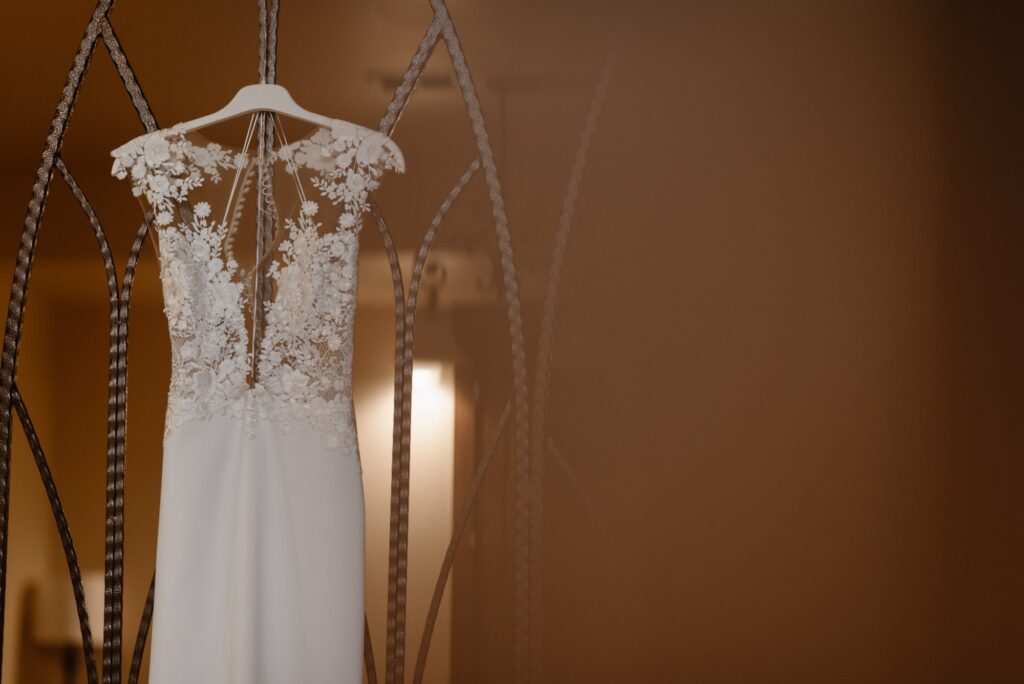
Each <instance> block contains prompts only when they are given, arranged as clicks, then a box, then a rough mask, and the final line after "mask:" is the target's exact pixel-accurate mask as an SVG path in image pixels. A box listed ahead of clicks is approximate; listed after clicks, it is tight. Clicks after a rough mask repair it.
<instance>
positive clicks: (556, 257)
mask: <svg viewBox="0 0 1024 684" xmlns="http://www.w3.org/2000/svg"><path fill="white" fill-rule="evenodd" d="M611 64H612V62H611V60H610V59H609V60H608V62H607V64H606V66H605V69H604V71H603V72H602V74H601V77H600V79H599V80H598V84H597V88H596V90H595V92H594V96H593V98H592V99H591V103H590V107H589V109H588V111H587V117H586V121H585V123H584V125H583V132H582V133H581V134H580V141H579V144H578V146H577V149H576V155H575V158H574V159H573V164H572V169H571V171H570V173H569V183H568V187H567V189H566V193H565V199H564V202H563V204H562V213H561V215H560V216H559V221H558V231H557V232H556V233H555V244H554V249H553V251H552V255H551V265H550V267H549V271H548V282H547V291H546V293H545V297H544V306H543V311H542V314H541V324H540V335H539V338H538V343H537V363H536V367H535V371H534V381H533V406H532V415H531V416H530V429H531V430H532V433H531V438H530V645H531V653H530V670H531V681H541V680H542V678H543V663H544V619H543V607H544V463H545V457H544V451H545V439H546V437H547V434H546V429H547V406H548V388H549V387H550V381H551V363H552V357H553V351H554V346H555V332H556V329H557V323H558V299H559V293H560V290H561V287H560V286H561V282H562V269H563V267H564V265H565V257H566V252H567V251H568V247H569V234H570V231H571V229H572V219H573V216H574V215H575V213H576V204H577V200H578V199H579V193H580V185H581V184H582V183H583V172H584V170H585V169H586V166H587V156H588V153H589V152H590V146H591V142H592V141H593V138H594V131H595V130H596V129H597V120H598V115H599V114H600V112H601V108H602V105H603V104H604V99H605V96H606V93H607V91H608V83H609V80H610V78H611Z"/></svg>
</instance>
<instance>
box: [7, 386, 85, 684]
mask: <svg viewBox="0 0 1024 684" xmlns="http://www.w3.org/2000/svg"><path fill="white" fill-rule="evenodd" d="M11 394H12V400H13V403H14V410H15V411H16V412H17V413H18V418H19V420H20V421H21V427H22V430H23V431H24V433H25V439H26V440H27V441H28V446H29V449H30V450H31V451H32V456H33V457H34V458H35V461H36V468H37V469H38V470H39V477H40V479H42V481H43V488H44V489H45V490H46V498H47V499H49V500H50V509H51V510H52V511H53V519H54V522H55V523H56V524H57V532H58V534H59V535H60V542H61V547H62V548H63V549H64V559H65V561H66V562H67V565H68V574H69V576H70V578H71V589H72V591H73V592H74V594H75V609H76V610H77V612H78V627H79V629H80V630H81V632H82V652H83V655H84V656H85V676H86V679H88V681H89V684H97V682H98V681H99V675H98V673H97V670H96V651H95V650H94V649H93V646H92V628H91V627H90V625H89V611H88V606H86V604H85V589H84V588H83V586H82V570H81V568H80V567H79V565H78V554H77V553H75V542H74V540H73V539H72V537H71V528H70V526H69V525H68V519H67V516H65V515H64V505H63V504H62V503H61V500H60V494H59V493H58V492H57V484H56V483H55V482H54V480H53V473H52V472H51V471H50V465H49V463H47V461H46V454H45V452H43V447H42V445H41V444H40V442H39V435H38V434H37V433H36V429H35V427H34V426H33V425H32V419H31V418H30V417H29V413H28V409H27V408H26V407H25V401H24V399H23V398H22V396H21V393H20V392H19V391H18V385H17V383H15V384H14V385H13V386H12V388H11Z"/></svg>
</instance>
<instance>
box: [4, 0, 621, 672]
mask: <svg viewBox="0 0 1024 684" xmlns="http://www.w3.org/2000/svg"><path fill="white" fill-rule="evenodd" d="M429 3H430V6H431V9H432V10H433V19H432V21H431V22H430V24H429V26H428V27H427V29H426V32H425V34H424V36H423V38H422V40H421V41H420V44H419V47H418V49H417V50H416V52H415V54H414V55H413V56H412V59H411V60H410V63H409V67H408V69H407V70H406V72H405V75H404V77H403V79H402V82H401V84H400V85H399V87H398V88H397V90H396V91H395V93H394V95H393V97H392V100H391V102H390V104H389V105H388V107H387V110H386V111H385V113H384V116H383V118H382V119H381V122H380V126H379V129H380V130H381V131H382V132H383V133H386V134H389V135H390V134H391V133H392V132H393V130H394V129H395V126H396V125H397V123H398V120H399V118H400V116H401V114H402V112H403V111H404V109H405V107H406V105H407V103H408V102H409V98H410V96H411V95H412V93H413V90H414V89H415V87H416V84H417V82H418V81H419V78H420V76H421V74H422V71H423V67H424V65H425V63H426V62H427V60H428V59H429V57H430V56H431V54H432V53H433V51H434V49H435V48H436V47H437V45H438V44H439V43H441V42H443V43H444V45H445V47H446V49H447V51H448V54H449V56H450V58H451V62H452V65H453V67H454V71H455V76H456V80H457V82H458V85H459V88H460V90H461V94H462V97H463V100H464V101H465V105H466V110H467V114H468V117H469V121H470V124H471V127H472V130H473V134H474V136H475V139H476V145H477V155H478V156H477V157H476V158H474V159H472V160H471V161H470V162H469V163H468V165H467V168H466V171H465V173H463V175H462V176H461V177H460V178H459V179H458V180H457V181H456V183H455V185H454V187H453V188H452V190H451V191H450V193H449V194H448V196H447V197H446V198H445V200H444V202H443V203H442V204H441V206H440V208H439V209H438V211H437V213H436V215H435V216H434V219H433V221H432V222H431V224H430V226H429V228H428V230H427V232H426V234H425V235H424V236H423V239H422V242H421V245H420V248H419V252H418V254H417V256H416V259H415V262H414V265H413V271H412V277H411V280H410V285H409V290H408V292H406V291H405V287H404V282H403V278H402V272H401V269H400V266H399V261H398V253H397V251H396V249H395V245H394V242H393V240H392V238H391V233H390V231H389V229H388V225H387V222H386V221H385V219H384V216H383V214H382V212H381V210H380V209H379V207H377V206H373V207H372V208H371V214H372V216H373V218H374V221H375V223H376V225H377V228H378V231H379V233H380V236H381V239H382V241H383V244H384V249H385V251H386V254H387V257H388V262H389V264H390V270H391V277H392V281H393V285H394V301H395V320H396V330H395V403H394V430H393V445H392V476H391V502H390V535H389V540H388V544H389V547H388V548H389V554H388V596H387V643H386V645H385V658H384V663H385V669H384V681H385V682H386V683H387V684H401V683H402V682H404V681H405V676H406V673H405V663H406V644H405V641H406V593H405V592H406V585H407V582H406V579H407V571H408V567H407V557H408V542H409V524H408V523H409V484H410V483H409V473H410V431H411V410H412V366H413V348H414V339H415V337H414V330H415V322H416V304H417V299H418V295H419V290H420V282H421V278H422V275H423V270H424V266H425V264H426V261H427V257H428V255H429V253H430V249H431V246H432V244H433V242H434V240H435V238H436V236H437V234H438V231H439V229H440V227H441V225H442V223H443V221H444V218H445V216H446V214H447V212H448V210H449V209H450V208H451V206H452V205H453V204H454V202H455V201H456V200H457V199H458V197H459V196H460V194H461V193H462V191H463V189H464V188H465V187H466V185H467V183H469V181H470V180H471V179H472V178H473V177H474V176H475V175H476V174H477V173H479V172H480V171H481V170H482V171H483V175H484V180H485V182H486V184H487V189H488V195H489V199H490V205H491V210H492V215H493V218H494V228H495V233H496V238H497V246H498V251H499V255H500V266H501V271H502V282H503V286H504V300H505V305H506V308H507V314H508V324H509V340H510V346H511V356H512V369H511V370H512V380H513V392H512V397H511V398H510V399H509V401H508V403H507V404H506V406H505V410H504V412H503V413H502V415H501V418H500V420H499V422H498V424H497V428H496V431H495V434H494V435H492V436H491V438H490V443H489V446H488V448H487V450H486V451H485V452H484V453H483V454H482V456H481V458H480V460H479V463H478V465H477V470H476V472H475V475H474V477H473V479H472V481H471V483H470V485H469V489H468V491H467V492H466V495H465V499H464V501H463V503H462V507H461V509H460V510H459V511H458V514H457V519H456V521H455V528H454V534H453V536H452V539H451V540H450V542H449V545H448V549H447V553H446V555H445V558H444V561H443V563H442V566H441V568H440V572H439V575H438V578H437V582H436V585H435V589H434V594H433V598H432V601H431V604H430V608H429V611H428V615H427V620H426V625H425V629H424V633H423V638H422V641H421V643H420V645H419V649H418V652H417V658H416V665H415V669H414V672H413V675H412V681H413V682H415V683H418V682H421V681H422V679H423V676H424V669H425V666H426V660H427V653H428V649H429V646H430V638H431V634H432V631H433V627H434V623H435V620H436V617H437V613H438V609H439V607H440V604H441V598H442V596H443V593H444V588H445V585H446V583H447V579H448V576H449V574H450V572H451V568H452V564H453V562H454V555H455V550H456V548H457V547H458V544H459V541H460V540H461V538H462V534H463V532H464V530H465V528H466V525H467V523H468V521H469V515H470V512H471V510H472V506H473V502H474V500H475V498H476V495H477V492H478V491H479V488H480V484H481V481H482V479H483V476H484V474H485V473H486V471H487V469H488V467H489V465H490V463H491V461H492V457H493V455H494V453H495V451H496V450H497V447H498V444H499V442H500V440H501V439H502V437H503V435H504V433H505V430H506V427H507V425H508V423H509V422H510V421H511V422H512V424H513V426H514V439H515V443H514V458H515V468H514V473H515V504H514V506H515V510H514V516H515V517H514V519H515V643H514V652H515V681H516V682H517V683H519V684H522V683H524V682H537V681H540V680H541V678H542V663H543V655H542V650H541V644H542V631H541V628H542V564H541V560H542V553H543V481H544V474H545V471H544V462H545V458H546V457H547V456H548V455H550V454H555V456H556V457H557V458H558V459H559V460H560V461H561V463H562V465H563V467H564V465H565V464H564V461H563V460H562V459H561V458H560V456H558V454H557V450H555V449H554V448H553V446H552V445H551V443H550V440H549V439H548V438H547V436H546V432H545V414H546V406H547V398H548V385H549V377H550V372H551V358H552V351H553V348H554V339H555V330H556V321H557V310H558V308H557V303H558V292H559V285H560V280H561V271H562V266H563V263H564V260H565V256H566V248H567V245H568V238H569V233H570V228H571V225H572V217H573V212H574V208H575V204H576V199H577V196H578V193H579V188H580V182H581V179H582V176H583V169H584V166H585V163H586V158H587V151H588V149H589V147H590V142H591V139H592V137H593V133H594V129H595V126H596V121H597V113H598V111H599V109H600V104H601V102H602V100H603V99H604V96H605V92H606V90H607V83H608V80H609V74H610V69H606V70H605V73H604V75H603V76H602V79H601V82H600V84H599V86H598V89H597V93H596V94H595V96H594V100H593V103H592V106H591V110H590V114H589V115H588V118H587V122H586V125H585V126H584V130H583V134H582V137H581V140H580V145H579V148H578V150H577V155H576V160H575V163H574V165H573V169H572V173H571V178H570V181H569V186H568V192H567V194H566V198H565V202H564V206H563V210H562V214H561V218H560V221H559V225H558V230H557V233H556V236H555V246H554V252H553V257H552V261H551V266H550V271H549V276H548V283H547V292H546V297H545V302H544V308H543V313H542V319H541V327H540V335H539V341H538V350H537V359H536V365H535V370H534V379H533V393H532V395H531V393H530V391H529V388H528V377H527V362H526V350H525V343H524V333H523V320H522V314H521V302H520V295H519V283H518V279H517V275H516V262H515V255H514V252H513V248H512V240H511V235H510V233H509V221H508V216H507V214H506V211H505V200H504V196H503V194H502V187H501V183H500V181H499V175H498V170H497V166H496V164H495V159H494V153H493V150H492V147H491V142H490V139H489V137H488V132H487V126H486V122H485V119H484V115H483V112H482V110H481V106H480V102H479V99H478V97H477V91H476V87H475V85H474V83H473V79H472V75H471V73H470V70H469V67H468V65H467V63H466V58H465V55H464V53H463V50H462V47H461V44H460V41H459V37H458V34H457V33H456V30H455V26H454V23H453V21H452V18H451V16H450V14H449V12H448V7H447V5H446V3H445V2H444V0H429ZM113 4H114V2H113V0H98V2H97V3H96V6H95V9H94V10H93V13H92V16H91V18H90V20H89V23H88V25H87V27H86V30H85V35H84V37H83V38H82V41H81V43H80V45H79V48H78V52H77V54H76V55H75V58H74V62H73V64H72V66H71V69H70V71H69V72H68V76H67V81H66V83H65V86H64V89H63V91H62V93H61V98H60V101H59V103H58V105H57V111H56V114H55V116H54V118H53V121H52V123H51V125H50V132H49V135H48V137H47V140H46V146H45V148H44V150H43V154H42V160H41V162H40V165H39V168H38V171H37V173H36V181H35V184H34V186H33V188H32V197H31V200H30V202H29V205H28V212H27V215H26V217H25V222H24V227H23V230H22V234H21V242H20V247H19V250H18V256H17V262H16V266H15V271H14V279H13V284H12V287H11V296H10V302H9V305H8V313H7V326H6V333H5V336H4V347H3V357H2V363H0V637H2V634H3V627H4V623H3V620H4V614H5V605H6V598H7V592H6V586H7V584H6V580H7V560H8V552H7V540H8V514H9V509H10V457H11V423H12V410H13V412H15V413H17V415H18V420H19V421H20V423H21V426H22V429H23V430H24V432H25V435H26V437H27V439H28V444H29V446H30V448H31V450H32V454H33V457H34V459H35V462H36V465H37V467H38V470H39V475H40V477H41V479H42V482H43V485H44V487H45V489H46V493H47V496H48V498H49V501H50V505H51V508H52V511H53V515H54V521H55V523H56V525H57V530H58V533H59V535H60V539H61V543H62V546H63V550H64V554H65V557H66V561H67V566H68V572H69V576H70V580H71V584H72V587H73V590H74V596H75V600H76V603H77V610H78V617H79V623H80V627H81V632H82V649H83V652H84V655H85V663H86V672H87V677H88V681H89V682H90V684H98V681H99V677H100V675H102V680H103V684H120V682H121V681H122V676H123V668H122V656H123V646H122V634H123V625H122V615H123V605H122V594H123V578H124V566H123V559H124V463H125V429H126V417H125V396H126V378H127V350H128V323H129V311H130V303H131V292H132V283H133V280H134V276H135V271H136V267H137V264H138V259H139V254H140V252H141V250H142V247H143V245H144V243H145V240H146V237H147V234H148V230H149V227H148V225H147V224H145V223H143V225H141V226H140V227H139V229H138V231H137V233H136V237H135V241H134V243H133V245H132V248H131V251H130V253H129V257H128V261H127V264H126V266H125V270H124V274H123V276H122V278H121V283H120V285H119V284H118V273H117V268H116V266H115V264H114V261H113V257H112V255H111V251H110V247H109V245H108V242H107V237H106V234H105V232H104V230H103V227H102V224H101V223H100V220H99V217H98V216H97V215H96V212H95V211H94V210H93V208H92V206H91V205H90V203H89V201H88V199H87V198H86V195H85V193H84V192H83V190H82V188H81V187H80V186H79V185H78V183H77V182H76V180H75V178H74V176H73V175H72V173H71V171H70V170H69V169H68V167H67V166H66V164H65V163H64V161H63V159H62V158H61V156H60V151H61V147H62V144H63V142H64V136H65V133H66V131H67V127H68V122H69V120H70V117H71V113H72V110H73V107H74V104H75V101H76V99H77V97H78V93H79V89H80V87H81V85H82V82H83V79H84V78H85V74H86V71H87V69H88V67H89V63H90V60H91V59H92V57H93V54H94V51H95V49H96V45H97V43H98V42H99V41H100V39H102V42H103V44H104V45H105V46H106V48H107V52H108V54H109V56H110V58H111V60H112V61H113V63H114V65H115V67H116V69H117V72H118V74H119V76H120V78H121V81H122V84H123V86H124V88H125V90H126V91H127V93H128V95H129V96H130V98H131V101H132V104H133V105H134V107H135V110H136V112H137V114H138V116H139V119H140V120H141V122H142V124H143V126H145V128H146V130H148V131H154V130H157V129H158V128H159V126H158V125H157V122H156V118H155V117H154V115H153V112H152V110H151V109H150V106H149V103H148V101H147V100H146V97H145V95H144V94H143V91H142V89H141V87H140V86H139V84H138V81H137V80H136V77H135V73H134V72H133V70H132V68H131V65H130V64H129V62H128V59H127V57H126V55H125V53H124V50H123V49H122V46H121V43H120V42H119V40H118V37H117V34H116V33H115V31H114V28H113V25H112V24H111V20H110V17H109V14H110V10H111V8H112V6H113ZM258 4H259V26H260V32H259V43H260V59H259V75H260V80H261V81H262V82H267V83H272V82H274V81H275V78H276V56H277V18H278V10H279V0H270V1H269V3H268V1H267V0H258ZM267 134H268V135H272V131H267ZM55 169H56V170H57V171H58V172H59V173H60V175H61V177H62V178H63V179H64V182H65V183H66V184H67V186H68V188H69V189H70V190H71V192H72V194H73V195H74V197H75V198H76V200H77V201H78V204H79V205H80V207H81V209H82V211H83V213H84V214H85V216H86V218H87V219H88V221H89V224H90V226H91V227H92V230H93V232H94V234H95V236H96V240H97V243H98V246H99V250H100V255H101V256H102V258H103V263H104V267H105V269H106V275H107V292H108V298H109V308H110V333H109V335H110V353H109V364H110V365H109V375H108V406H107V457H106V463H107V475H106V524H105V531H106V534H105V554H104V563H105V600H104V606H103V614H104V620H103V650H102V653H103V655H102V669H101V671H100V672H98V670H97V664H96V659H95V656H94V651H93V646H92V640H93V637H92V634H91V633H90V628H89V620H88V613H87V609H86V605H85V594H84V591H83V587H82V577H81V572H80V569H79V566H78V560H77V556H76V553H75V546H74V542H73V540H72V537H71V532H70V530H69V526H68V521H67V519H66V517H65V515H64V512H63V508H62V505H61V500H60V496H59V494H58V491H57V487H56V485H55V484H54V480H53V476H52V474H51V472H50V469H49V466H48V465H47V460H46V456H45V454H44V451H43V448H42V445H41V444H40V441H39V438H38V436H37V434H36V432H35V429H34V427H33V425H32V421H31V418H30V416H29V411H28V408H27V407H26V406H25V402H24V400H23V398H22V396H21V394H20V392H19V391H18V387H17V384H16V382H15V374H16V368H17V361H18V348H19V343H20V337H21V327H22V320H23V317H24V312H25V304H26V296H27V292H28V282H29V277H30V275H31V270H32V261H33V257H34V254H35V245H36V238H37V236H38V233H39V229H40V225H41V222H42V215H43V209H44V207H45V204H46V199H47V195H48V192H49V189H50V184H51V183H52V181H53V176H54V170H55ZM153 586H154V585H153V582H152V581H151V582H150V587H149V594H148V597H147V600H146V604H145V609H144V611H143V615H142V620H141V622H140V625H139V629H138V633H137V636H136V638H135V644H134V648H133V652H132V659H131V664H130V667H129V669H128V673H127V681H128V682H129V684H135V683H136V682H137V681H138V678H139V674H140V669H141V665H142V656H143V651H144V649H145V643H146V639H147V636H148V631H149V626H150V620H151V617H152V611H153ZM2 648H3V645H2V639H0V655H2ZM365 661H366V671H367V675H368V679H369V681H370V682H371V684H376V682H377V681H378V676H377V671H376V664H375V660H374V655H373V649H372V645H371V643H370V639H369V630H368V629H367V630H366V650H365ZM0 667H2V666H0ZM0 674H2V672H0Z"/></svg>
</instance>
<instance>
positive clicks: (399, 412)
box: [371, 18, 440, 684]
mask: <svg viewBox="0 0 1024 684" xmlns="http://www.w3.org/2000/svg"><path fill="white" fill-rule="evenodd" d="M439 36H440V26H439V24H438V22H437V20H436V18H435V20H434V21H432V22H431V24H430V26H429V27H428V29H427V31H426V34H425V35H424V37H423V39H422V40H421V41H420V44H419V47H418V48H417V50H416V52H415V54H414V55H413V57H412V60H411V61H410V63H409V67H408V68H407V69H406V72H405V75H404V76H403V79H402V83H401V85H400V86H399V87H398V89H397V90H396V91H395V94H394V96H393V97H392V99H391V102H390V103H389V104H388V107H387V110H386V111H385V114H384V117H383V118H382V119H381V122H380V127H379V129H380V130H381V131H382V132H384V133H385V134H387V135H391V133H392V132H393V131H394V127H395V124H396V123H397V121H398V119H399V117H400V116H401V113H402V111H403V110H404V109H405V106H406V104H407V103H408V100H409V96H410V95H411V93H412V91H413V88H415V85H416V83H417V82H418V81H419V78H420V75H421V74H422V72H423V65H424V64H425V63H426V61H427V59H428V58H429V56H430V54H431V52H432V51H433V49H434V46H435V45H436V44H437V40H438V37H439ZM371 211H372V213H373V216H374V219H375V221H376V223H377V227H378V230H379V232H380V234H381V237H382V239H383V242H384V251H385V254H387V258H388V264H389V266H390V268H391V278H392V283H393V285H394V298H395V326H396V328H395V399H394V417H393V429H392V449H391V500H390V516H389V532H388V590H387V624H386V642H385V656H384V657H385V674H384V678H385V682H387V684H395V683H396V682H400V681H402V679H404V671H405V592H406V574H407V571H408V565H407V554H408V541H407V539H408V530H409V524H408V521H409V506H408V501H409V462H408V459H407V453H408V450H407V449H406V448H405V447H406V446H407V444H408V442H409V440H410V435H409V432H410V431H409V429H408V425H410V424H409V423H408V421H407V419H406V416H405V402H404V397H405V395H406V393H407V392H408V391H409V388H410V387H411V383H412V375H411V371H410V372H409V374H408V375H407V374H406V372H405V371H406V368H405V364H404V358H405V354H404V345H405V331H404V322H405V285H404V282H403V280H402V271H401V267H400V266H399V263H398V252H397V251H396V250H395V246H394V241H393V240H392V239H391V233H390V231H389V230H388V228H387V224H386V223H385V222H384V220H383V216H382V215H381V213H380V211H379V209H378V208H377V207H376V205H373V206H372V207H371Z"/></svg>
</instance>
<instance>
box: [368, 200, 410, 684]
mask: <svg viewBox="0 0 1024 684" xmlns="http://www.w3.org/2000/svg"><path fill="white" fill-rule="evenodd" d="M370 214H371V216H373V219H374V222H375V223H376V224H377V231H378V232H379V233H380V236H381V239H382V241H383V242H384V253H385V254H386V255H387V259H388V266H389V267H390V269H391V284H392V286H393V291H394V300H395V390H394V391H395V397H394V421H393V423H392V444H391V505H390V515H389V534H388V602H387V634H386V644H385V647H384V648H385V655H384V681H385V682H386V683H387V684H393V683H394V681H395V673H396V671H397V670H399V669H400V668H399V662H398V655H397V653H398V650H399V644H400V643H404V640H405V585H406V581H405V577H406V570H407V559H406V556H405V553H404V546H403V545H402V544H400V543H399V541H400V538H401V534H402V529H404V530H405V533H406V534H408V515H409V508H408V494H406V495H405V496H404V497H403V495H402V492H403V490H404V491H405V492H408V488H409V482H408V467H407V464H403V463H402V457H403V453H404V450H403V448H402V442H403V439H404V437H403V432H402V408H403V406H402V393H403V388H404V387H405V376H404V366H403V363H402V360H403V359H404V357H405V355H404V351H403V349H404V345H405V332H404V330H403V328H404V325H405V283H404V281H403V279H402V267H401V265H400V264H399V262H398V252H397V250H396V249H395V243H394V240H392V238H391V231H390V230H389V229H388V224H387V222H386V221H385V220H384V215H383V214H382V213H381V211H380V208H379V207H377V205H376V204H374V203H371V204H370ZM403 472H404V473H405V476H404V478H403V475H402V474H403ZM403 498H404V500H405V502H406V504H405V505H404V506H403V504H402V501H403ZM403 519H404V520H405V521H406V523H405V525H402V524H401V521H402V520H403Z"/></svg>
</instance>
